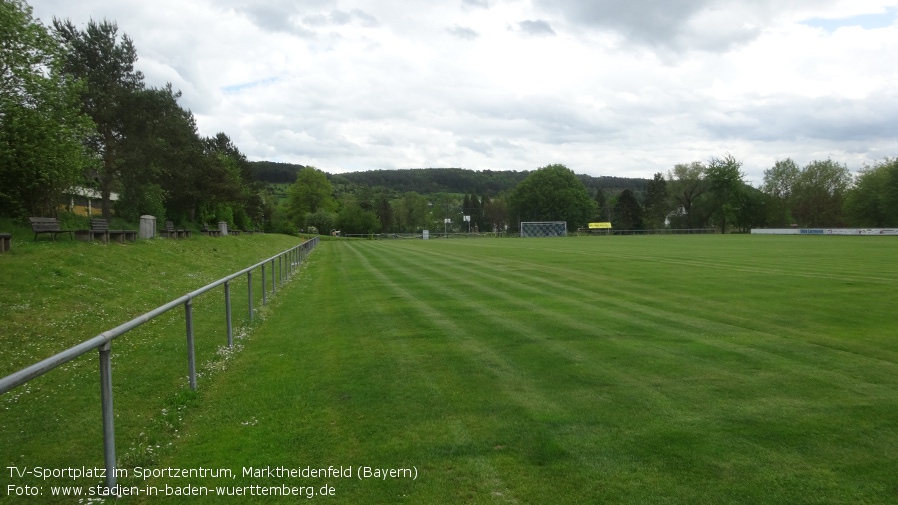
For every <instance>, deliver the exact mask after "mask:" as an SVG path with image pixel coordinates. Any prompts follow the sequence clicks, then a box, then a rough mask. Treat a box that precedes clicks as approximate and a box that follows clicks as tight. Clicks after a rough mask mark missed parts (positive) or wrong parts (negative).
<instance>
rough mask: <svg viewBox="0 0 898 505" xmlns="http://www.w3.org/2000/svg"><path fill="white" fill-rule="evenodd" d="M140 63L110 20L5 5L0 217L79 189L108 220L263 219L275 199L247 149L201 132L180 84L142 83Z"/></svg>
mask: <svg viewBox="0 0 898 505" xmlns="http://www.w3.org/2000/svg"><path fill="white" fill-rule="evenodd" d="M136 61H137V50H136V48H135V45H134V42H133V41H132V40H131V39H130V38H129V37H128V36H127V35H126V34H122V35H119V33H118V27H117V26H116V24H115V23H113V22H109V21H106V20H104V21H94V20H91V21H90V22H89V23H88V24H87V26H86V27H85V28H83V29H79V28H78V27H76V26H75V25H74V24H73V23H72V22H71V21H69V20H60V19H56V18H54V19H53V22H52V25H51V26H44V25H42V24H41V23H40V22H39V21H38V20H36V19H35V18H34V17H33V14H32V9H31V7H30V6H29V5H28V4H27V3H26V2H24V1H23V0H2V2H0V66H2V77H0V124H2V129H0V215H5V216H9V217H13V218H18V217H24V216H51V215H56V213H57V212H58V209H59V203H60V201H61V199H62V196H63V195H64V194H65V193H66V192H67V191H69V190H70V189H71V188H73V187H77V186H83V187H88V188H91V189H94V190H96V191H98V192H99V193H100V196H101V212H102V215H103V217H105V218H110V217H111V216H112V214H113V211H114V213H115V215H116V216H118V217H120V218H122V219H124V220H127V221H131V222H135V221H137V219H138V217H139V216H140V215H142V214H151V215H154V216H156V217H157V218H158V219H160V220H162V219H169V220H173V221H176V222H181V223H185V222H217V221H227V222H229V223H230V224H231V225H232V226H237V227H242V228H245V227H252V226H260V225H261V224H262V220H263V216H264V215H265V210H266V206H270V203H266V202H265V200H264V193H263V191H262V190H263V185H262V184H261V183H260V182H258V181H257V180H256V179H255V177H254V175H253V172H252V167H251V166H250V164H249V162H248V160H247V159H246V156H244V155H243V154H242V153H241V152H240V150H239V149H238V148H237V146H235V145H234V143H233V142H232V141H231V140H230V138H229V137H228V136H227V135H226V134H225V133H218V134H217V135H215V136H213V137H203V136H201V135H199V133H198V131H197V126H196V120H195V118H194V116H193V114H192V113H191V112H190V111H189V110H185V109H184V108H182V107H181V106H180V105H179V104H178V100H179V99H180V98H181V93H180V92H179V91H176V90H174V89H173V88H172V86H171V84H167V85H166V86H163V87H161V88H157V87H152V86H147V84H146V83H145V82H144V76H143V74H142V73H141V72H140V71H138V70H135V66H134V65H135V62H136ZM113 194H117V195H118V199H117V200H114V199H113V198H112V197H111V196H112V195H113Z"/></svg>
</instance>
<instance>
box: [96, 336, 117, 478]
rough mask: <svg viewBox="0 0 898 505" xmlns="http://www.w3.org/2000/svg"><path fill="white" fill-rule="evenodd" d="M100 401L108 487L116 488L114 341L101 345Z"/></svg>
mask: <svg viewBox="0 0 898 505" xmlns="http://www.w3.org/2000/svg"><path fill="white" fill-rule="evenodd" d="M99 351H100V403H101V406H102V409H103V460H104V461H105V463H106V489H108V490H110V491H111V490H113V489H115V414H114V413H113V411H112V356H111V355H110V354H111V353H112V342H106V343H105V344H103V345H101V346H100V347H99Z"/></svg>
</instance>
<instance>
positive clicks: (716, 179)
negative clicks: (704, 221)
mask: <svg viewBox="0 0 898 505" xmlns="http://www.w3.org/2000/svg"><path fill="white" fill-rule="evenodd" d="M741 166H742V162H741V161H737V160H736V158H734V157H733V155H731V154H729V153H728V154H727V155H726V156H724V157H723V158H712V159H711V161H710V163H708V166H707V167H706V168H705V179H706V180H707V181H708V192H709V195H710V197H711V202H710V205H711V212H712V213H713V214H712V215H713V216H715V218H716V220H717V225H718V226H719V227H720V233H726V227H727V224H729V223H732V222H734V221H735V219H736V211H737V210H738V208H739V203H738V202H739V198H740V193H741V191H742V188H743V186H745V182H744V181H743V178H744V177H745V174H743V173H742V172H741V171H740V170H739V168H740V167H741Z"/></svg>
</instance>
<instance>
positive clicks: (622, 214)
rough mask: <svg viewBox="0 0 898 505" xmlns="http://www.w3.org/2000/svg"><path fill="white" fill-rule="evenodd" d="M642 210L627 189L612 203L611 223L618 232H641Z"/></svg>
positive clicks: (631, 192)
mask: <svg viewBox="0 0 898 505" xmlns="http://www.w3.org/2000/svg"><path fill="white" fill-rule="evenodd" d="M642 219H643V209H642V205H640V203H639V200H637V199H636V195H635V194H634V193H633V191H631V190H630V189H629V188H628V189H625V190H623V191H622V192H621V194H620V195H618V197H617V201H616V202H615V203H614V210H613V212H612V217H611V220H612V223H613V225H614V227H615V228H616V229H618V230H641V229H642V228H643V221H642Z"/></svg>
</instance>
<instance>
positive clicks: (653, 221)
mask: <svg viewBox="0 0 898 505" xmlns="http://www.w3.org/2000/svg"><path fill="white" fill-rule="evenodd" d="M668 202H669V197H668V194H667V181H665V180H664V174H662V173H661V172H658V173H656V174H655V176H654V178H652V180H650V181H649V183H648V185H647V186H646V189H645V224H646V226H648V227H650V228H654V229H659V228H664V225H665V221H666V219H667V214H668V213H669V212H670V205H669V203H668Z"/></svg>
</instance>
